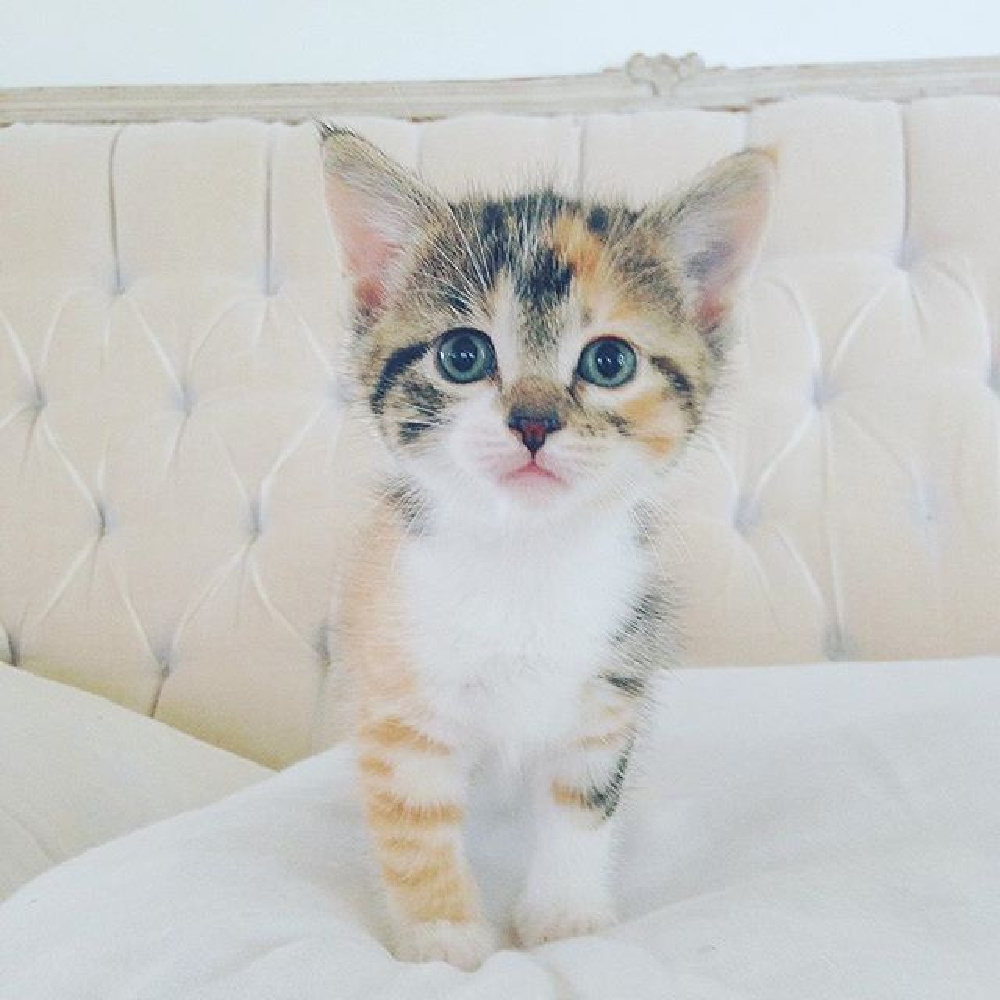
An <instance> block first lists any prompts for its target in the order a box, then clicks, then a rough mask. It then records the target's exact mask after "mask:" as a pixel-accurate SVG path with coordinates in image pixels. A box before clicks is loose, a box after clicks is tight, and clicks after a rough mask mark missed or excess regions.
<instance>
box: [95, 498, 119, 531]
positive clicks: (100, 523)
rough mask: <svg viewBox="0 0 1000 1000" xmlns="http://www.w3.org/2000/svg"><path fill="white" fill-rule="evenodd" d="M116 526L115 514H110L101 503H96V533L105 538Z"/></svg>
mask: <svg viewBox="0 0 1000 1000" xmlns="http://www.w3.org/2000/svg"><path fill="white" fill-rule="evenodd" d="M115 526H116V522H115V516H114V514H112V513H111V512H110V511H109V510H108V509H107V507H105V505H104V504H103V503H98V504H97V535H98V537H99V538H105V537H107V536H108V535H109V534H111V532H112V531H114V529H115Z"/></svg>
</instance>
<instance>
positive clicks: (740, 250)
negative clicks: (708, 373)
mask: <svg viewBox="0 0 1000 1000" xmlns="http://www.w3.org/2000/svg"><path fill="white" fill-rule="evenodd" d="M775 178H776V170H775V158H774V154H773V153H771V152H770V151H767V152H765V151H763V150H749V151H747V152H743V153H737V154H735V155H734V156H730V157H727V158H726V159H724V160H721V161H720V162H719V163H717V164H715V165H714V166H713V167H711V168H709V169H708V170H707V171H705V172H704V173H703V174H701V176H700V177H698V178H697V179H696V180H695V182H694V184H693V185H692V186H691V187H690V188H689V189H688V190H687V192H686V193H685V194H684V195H683V196H682V197H681V199H680V200H679V201H675V202H673V203H672V204H671V205H669V206H653V207H652V208H651V209H649V210H647V212H646V213H644V214H643V216H642V219H641V221H645V222H651V223H653V225H654V226H655V227H656V230H657V231H658V233H659V235H660V238H661V240H662V243H661V246H662V248H663V252H664V253H665V254H666V255H667V256H668V257H669V258H670V259H671V260H672V261H673V262H675V263H676V265H678V266H679V269H680V272H681V278H682V281H683V283H684V285H685V288H684V297H685V304H686V307H687V310H688V313H689V316H690V318H691V319H692V320H693V321H694V323H695V325H696V326H697V327H698V329H699V332H701V333H702V334H703V335H705V336H710V335H711V334H712V332H713V331H715V330H716V329H717V328H718V327H719V326H720V324H721V323H722V322H723V321H724V320H725V319H726V317H727V316H728V315H729V313H730V311H731V309H732V307H733V302H734V299H735V296H736V293H737V291H738V290H739V286H740V282H741V279H742V278H743V276H744V275H745V274H746V272H747V271H748V270H749V269H750V268H751V267H752V266H753V264H754V262H755V261H756V259H757V255H758V252H759V250H760V244H761V241H762V237H763V234H764V228H765V224H766V222H767V218H768V213H769V209H770V205H771V197H772V192H773V189H774V185H775Z"/></svg>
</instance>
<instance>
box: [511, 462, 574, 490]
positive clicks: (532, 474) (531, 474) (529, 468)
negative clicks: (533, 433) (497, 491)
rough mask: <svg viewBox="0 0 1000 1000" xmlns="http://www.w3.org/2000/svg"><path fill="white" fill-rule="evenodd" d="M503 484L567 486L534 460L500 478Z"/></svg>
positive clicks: (560, 478)
mask: <svg viewBox="0 0 1000 1000" xmlns="http://www.w3.org/2000/svg"><path fill="white" fill-rule="evenodd" d="M500 482H502V483H512V484H514V483H517V484H521V483H523V484H534V483H537V484H539V485H541V484H548V485H552V486H565V485H566V484H565V480H563V479H562V477H561V476H557V475H556V474H555V473H554V472H553V471H552V470H551V469H546V468H544V467H543V466H541V465H539V464H538V463H537V462H536V461H535V460H534V459H532V460H531V461H530V462H525V463H524V465H522V466H519V467H518V468H516V469H514V470H512V471H511V472H506V473H504V474H503V475H502V476H501V477H500Z"/></svg>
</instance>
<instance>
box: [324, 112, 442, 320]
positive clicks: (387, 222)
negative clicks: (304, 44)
mask: <svg viewBox="0 0 1000 1000" xmlns="http://www.w3.org/2000/svg"><path fill="white" fill-rule="evenodd" d="M317 127H318V128H319V131H320V137H321V141H322V153H323V175H324V181H325V187H326V205H327V210H328V212H329V214H330V221H331V223H332V225H333V230H334V232H335V234H336V235H337V238H338V239H339V241H340V245H341V249H342V251H343V254H344V260H345V263H346V265H347V269H348V271H349V272H350V274H351V277H352V279H353V282H354V295H355V299H356V301H357V304H358V306H359V308H360V309H362V310H363V311H365V312H367V313H369V314H375V313H378V312H379V311H381V309H382V308H384V306H385V305H386V302H387V300H388V298H389V296H390V295H391V293H392V291H393V290H394V287H395V285H396V283H397V282H398V280H399V279H400V277H401V276H402V271H403V270H404V267H405V263H406V260H407V259H408V257H409V254H410V252H412V250H413V248H414V246H415V245H416V243H417V241H418V240H419V238H420V236H421V234H422V233H424V232H425V231H426V228H427V226H428V224H429V223H430V221H431V219H432V218H433V216H434V215H435V214H436V213H437V211H439V208H440V201H439V199H438V198H437V196H436V195H435V194H434V193H433V192H431V191H430V190H429V189H427V188H425V187H424V186H423V185H422V184H421V183H420V182H419V181H418V180H417V179H416V178H415V177H413V176H412V175H411V174H410V173H409V172H408V171H406V170H404V169H403V167H401V166H400V165H399V164H397V163H395V162H394V161H393V160H391V159H390V158H389V157H388V156H386V155H385V153H383V152H382V151H381V150H379V149H377V148H376V147H375V146H373V145H372V144H371V143H370V142H367V141H366V140H365V139H362V138H361V137H360V136H359V135H356V134H355V133H354V132H351V131H349V130H348V129H340V128H331V127H330V126H329V125H325V124H323V123H320V122H317Z"/></svg>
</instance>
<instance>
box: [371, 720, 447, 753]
mask: <svg viewBox="0 0 1000 1000" xmlns="http://www.w3.org/2000/svg"><path fill="white" fill-rule="evenodd" d="M359 736H360V737H361V739H362V740H364V741H366V742H371V743H377V744H378V745H379V746H380V747H383V748H386V749H402V750H413V751H417V752H418V753H429V754H433V755H434V756H436V757H446V756H447V755H448V754H449V753H451V750H450V749H449V748H448V747H447V746H446V745H445V744H444V743H440V742H438V741H437V740H435V739H432V738H431V737H430V736H428V735H427V734H426V733H422V732H421V731H420V730H419V729H417V728H416V727H415V726H411V725H410V724H409V723H408V722H405V721H404V720H403V719H400V718H396V717H393V716H389V717H387V718H384V719H379V720H378V721H376V722H368V723H365V724H364V725H363V726H362V727H361V731H360V733H359Z"/></svg>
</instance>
